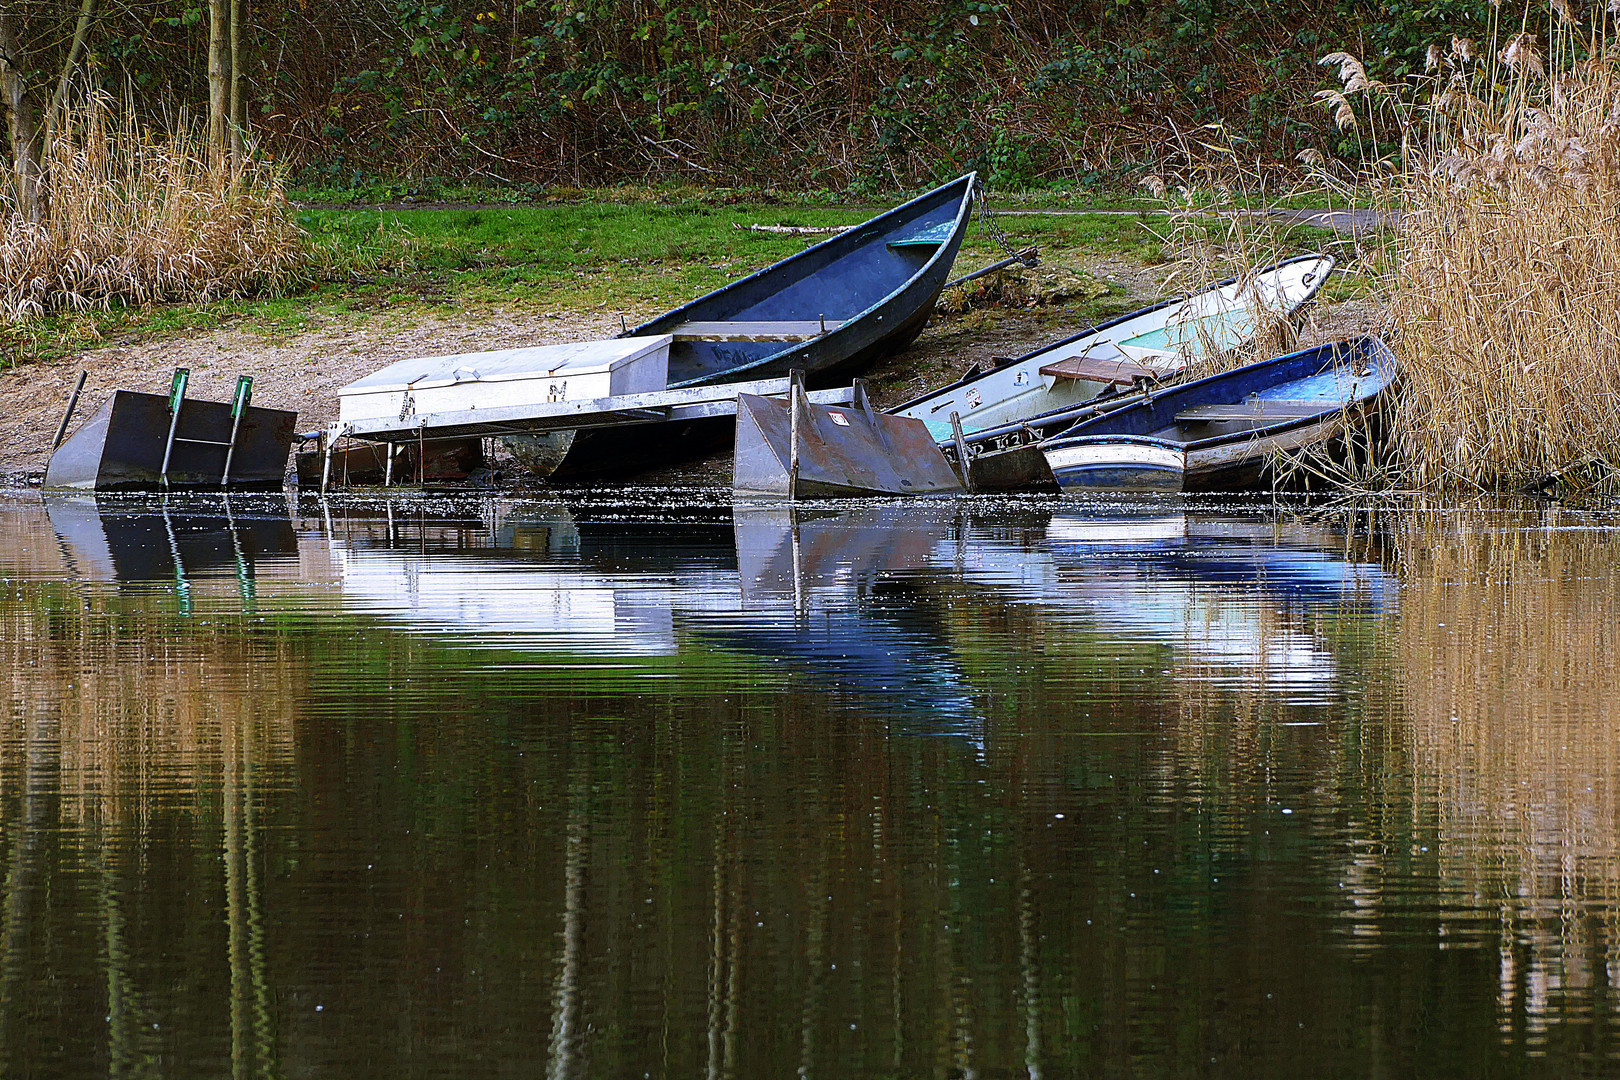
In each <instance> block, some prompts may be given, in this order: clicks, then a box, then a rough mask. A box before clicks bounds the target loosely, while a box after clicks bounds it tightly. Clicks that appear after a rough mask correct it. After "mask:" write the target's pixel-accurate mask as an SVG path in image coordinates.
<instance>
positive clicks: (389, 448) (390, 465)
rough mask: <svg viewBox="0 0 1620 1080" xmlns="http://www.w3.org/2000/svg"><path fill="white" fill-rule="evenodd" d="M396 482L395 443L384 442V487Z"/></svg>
mask: <svg viewBox="0 0 1620 1080" xmlns="http://www.w3.org/2000/svg"><path fill="white" fill-rule="evenodd" d="M393 483H394V444H393V443H391V442H388V443H383V487H391V486H392V485H393Z"/></svg>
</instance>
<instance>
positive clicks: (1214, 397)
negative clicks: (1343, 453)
mask: <svg viewBox="0 0 1620 1080" xmlns="http://www.w3.org/2000/svg"><path fill="white" fill-rule="evenodd" d="M1394 375H1395V367H1394V357H1393V354H1391V353H1390V351H1389V348H1388V347H1387V346H1386V345H1384V343H1383V342H1381V341H1378V340H1376V339H1373V338H1362V339H1359V340H1357V341H1354V342H1349V343H1337V344H1334V345H1326V346H1320V347H1318V348H1315V349H1306V350H1302V351H1300V352H1298V353H1293V354H1290V355H1288V356H1284V357H1278V358H1277V359H1275V360H1268V361H1263V362H1261V363H1259V364H1252V365H1249V367H1247V368H1239V369H1237V370H1235V371H1230V372H1225V373H1223V374H1220V375H1215V376H1211V377H1209V378H1206V379H1201V380H1198V381H1197V382H1193V383H1187V384H1184V385H1182V386H1179V387H1175V388H1172V389H1171V390H1168V391H1166V392H1164V393H1162V394H1159V395H1156V396H1155V397H1154V399H1153V400H1151V401H1144V402H1141V403H1139V404H1137V405H1133V406H1130V407H1128V408H1125V409H1122V410H1120V411H1118V412H1116V413H1111V414H1108V415H1105V416H1100V417H1097V418H1095V419H1093V420H1088V421H1086V422H1084V423H1081V424H1077V425H1076V426H1075V427H1074V428H1072V429H1071V430H1070V431H1069V432H1066V433H1065V434H1064V435H1062V436H1060V437H1058V438H1055V439H1051V440H1048V441H1047V442H1045V443H1043V444H1042V451H1043V453H1044V454H1045V456H1046V460H1047V463H1048V465H1049V466H1050V468H1051V470H1052V474H1053V477H1054V479H1055V480H1056V481H1057V483H1058V485H1059V486H1060V487H1061V488H1063V489H1064V490H1068V491H1144V492H1145V491H1158V492H1165V491H1169V492H1182V491H1186V492H1195V491H1251V490H1255V489H1258V488H1275V487H1278V486H1283V484H1284V482H1285V481H1287V480H1288V479H1289V478H1290V477H1291V476H1292V475H1294V474H1295V472H1296V469H1295V466H1296V465H1297V463H1298V462H1299V461H1300V460H1301V459H1302V457H1303V456H1304V455H1306V454H1312V455H1321V456H1329V455H1332V454H1333V453H1335V452H1336V450H1337V448H1338V447H1339V446H1340V444H1342V443H1343V442H1344V439H1345V436H1346V434H1347V433H1348V431H1349V430H1350V428H1351V426H1352V419H1353V418H1354V419H1355V420H1356V421H1357V425H1356V426H1358V427H1360V428H1362V429H1363V430H1365V431H1367V432H1368V434H1369V435H1372V434H1374V431H1373V424H1372V423H1371V420H1370V416H1369V410H1370V409H1371V408H1372V406H1374V405H1375V403H1376V402H1377V401H1378V399H1379V398H1380V397H1381V396H1382V395H1383V394H1384V393H1385V392H1386V391H1387V389H1388V387H1389V386H1390V384H1391V382H1392V381H1393V379H1394ZM1300 475H1306V476H1308V475H1309V473H1308V472H1305V473H1301V474H1300Z"/></svg>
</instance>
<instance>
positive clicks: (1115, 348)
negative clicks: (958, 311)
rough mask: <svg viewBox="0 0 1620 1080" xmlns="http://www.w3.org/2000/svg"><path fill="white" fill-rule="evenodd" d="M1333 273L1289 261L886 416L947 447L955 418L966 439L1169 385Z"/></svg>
mask: <svg viewBox="0 0 1620 1080" xmlns="http://www.w3.org/2000/svg"><path fill="white" fill-rule="evenodd" d="M1333 267H1334V260H1333V257H1332V256H1330V255H1305V256H1301V257H1299V258H1296V259H1289V260H1287V261H1286V262H1280V263H1277V264H1276V265H1274V266H1268V267H1266V268H1265V269H1263V270H1260V271H1257V272H1256V273H1255V274H1253V275H1252V276H1246V277H1243V278H1234V279H1231V280H1228V281H1223V282H1221V283H1220V284H1218V285H1215V286H1212V287H1210V288H1208V289H1206V290H1204V291H1203V292H1197V293H1193V294H1192V295H1190V296H1185V297H1180V298H1178V299H1174V300H1166V301H1164V302H1163V303H1160V304H1155V305H1154V306H1152V307H1149V308H1143V309H1142V310H1140V311H1136V312H1132V313H1131V314H1129V315H1122V316H1120V317H1119V318H1117V319H1113V320H1111V321H1109V322H1105V323H1103V324H1101V325H1099V326H1095V327H1091V328H1089V329H1087V330H1085V331H1083V332H1081V333H1079V334H1075V335H1074V336H1072V337H1068V338H1065V339H1063V340H1062V341H1059V342H1056V343H1054V344H1051V345H1047V346H1044V347H1042V348H1040V349H1037V350H1036V351H1034V352H1031V353H1026V354H1025V355H1023V356H1021V357H1018V358H1017V359H1015V360H1011V361H1008V362H1007V363H1005V364H1002V365H1001V366H999V367H996V368H994V369H992V370H990V371H987V372H982V373H980V372H976V371H975V372H970V373H969V374H968V376H967V377H965V378H964V379H962V380H961V381H960V382H957V383H955V384H953V385H951V386H947V387H945V388H944V389H941V390H935V391H933V392H932V393H929V394H926V395H924V396H923V397H920V398H918V399H916V400H915V401H911V402H908V403H907V404H905V405H902V406H900V407H899V408H897V409H891V410H890V412H891V413H893V414H894V415H895V416H904V417H911V418H914V419H918V420H922V421H923V422H924V423H926V424H927V425H928V429H929V431H930V433H931V434H933V436H934V438H935V439H936V440H938V441H939V442H942V443H943V442H946V441H948V440H950V439H951V438H952V436H953V434H954V432H953V429H952V426H951V415H952V414H953V413H954V414H956V415H957V416H959V417H960V418H961V425H962V431H963V432H964V434H973V433H975V432H982V431H987V430H988V429H991V428H996V427H1000V426H1002V425H1008V424H1014V425H1015V424H1019V423H1021V422H1023V421H1026V420H1029V419H1031V418H1033V417H1038V416H1041V415H1043V414H1046V413H1050V412H1055V411H1059V410H1063V409H1066V408H1070V407H1073V406H1079V405H1083V404H1084V403H1086V402H1088V401H1090V400H1091V399H1093V398H1095V397H1096V396H1097V395H1098V394H1101V393H1104V392H1105V391H1110V390H1113V389H1116V388H1118V387H1130V386H1132V385H1135V384H1137V383H1138V382H1142V381H1146V382H1150V383H1151V382H1159V381H1162V380H1164V379H1168V378H1173V377H1175V376H1178V375H1180V374H1181V373H1182V372H1183V371H1185V370H1186V369H1187V368H1189V367H1192V366H1195V365H1197V364H1198V363H1200V362H1201V361H1203V360H1206V359H1209V358H1213V357H1215V356H1218V355H1221V354H1223V353H1226V352H1229V351H1230V350H1232V349H1235V348H1238V347H1240V346H1241V345H1243V344H1244V343H1246V342H1248V341H1249V340H1251V339H1252V338H1253V337H1254V336H1255V335H1256V334H1257V333H1259V332H1260V331H1261V330H1262V329H1264V328H1265V327H1266V326H1267V325H1268V324H1269V323H1273V322H1281V321H1286V320H1289V319H1292V318H1293V317H1294V316H1295V314H1296V313H1297V312H1298V311H1299V310H1300V308H1302V307H1303V306H1304V305H1305V304H1306V303H1308V302H1309V301H1310V300H1311V299H1313V298H1314V297H1315V296H1316V294H1317V292H1318V291H1319V290H1320V289H1321V287H1322V283H1323V282H1324V281H1325V280H1327V276H1328V274H1330V273H1331V272H1332V271H1333Z"/></svg>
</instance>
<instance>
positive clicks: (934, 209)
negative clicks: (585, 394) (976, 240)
mask: <svg viewBox="0 0 1620 1080" xmlns="http://www.w3.org/2000/svg"><path fill="white" fill-rule="evenodd" d="M970 187H971V178H969V177H964V178H962V179H961V180H957V181H955V182H953V183H950V184H947V185H945V186H944V187H941V188H938V189H936V190H934V191H932V192H929V193H928V194H927V195H924V196H922V197H921V198H919V199H916V200H913V201H912V202H910V203H908V204H906V205H904V206H901V207H898V208H896V209H895V210H892V211H890V212H889V213H888V214H885V215H882V216H881V217H878V218H874V219H873V220H871V221H869V222H867V223H866V224H864V225H861V226H857V227H856V228H854V229H851V230H850V231H848V232H845V233H841V234H839V235H838V236H836V237H834V238H833V239H831V240H828V241H825V242H824V243H821V244H817V245H816V246H815V247H812V248H810V249H808V250H806V251H805V252H803V253H802V254H800V255H798V256H795V257H793V258H790V259H787V260H785V261H783V262H780V263H777V264H775V265H774V266H771V267H767V268H766V269H764V270H761V271H759V272H758V273H756V274H753V275H750V276H749V277H746V278H742V279H741V280H739V281H735V282H732V283H731V284H730V285H727V286H725V287H723V288H721V289H719V290H716V291H715V292H712V293H709V294H708V295H707V296H703V297H700V298H699V299H697V300H694V301H693V302H692V303H690V304H687V305H685V306H684V307H680V308H676V309H675V310H673V311H670V312H666V313H665V314H663V315H661V316H659V317H658V318H656V319H654V320H652V321H651V322H648V323H644V324H643V325H641V326H638V327H635V328H634V329H632V330H630V331H628V333H629V334H633V335H641V336H644V335H649V334H672V335H673V336H674V339H675V340H674V342H673V344H672V345H671V346H670V351H669V385H670V386H671V387H676V386H681V385H685V384H688V383H693V382H700V381H703V380H706V379H709V378H711V377H713V376H717V375H721V374H725V373H728V372H733V371H735V370H736V369H739V368H748V367H751V366H752V365H754V364H757V363H760V362H761V361H764V360H768V359H770V358H771V357H772V356H775V355H777V354H778V353H782V352H785V351H788V350H790V349H793V348H794V347H795V346H798V345H802V344H804V343H807V342H812V341H814V340H816V339H817V338H819V337H822V336H824V335H825V334H828V333H831V332H833V331H835V330H837V329H839V328H841V327H843V326H845V325H846V324H848V323H849V322H851V321H852V320H855V319H856V318H858V317H859V316H861V315H862V314H864V313H865V312H867V311H869V310H871V309H872V308H873V307H874V306H876V305H877V304H878V303H880V302H881V301H882V300H884V299H885V298H886V297H888V296H890V295H892V294H893V293H894V292H896V291H897V290H899V289H900V288H901V287H902V286H904V285H905V284H906V283H907V282H909V281H910V280H911V279H912V278H914V277H916V276H917V274H918V273H919V272H920V271H922V270H923V268H924V267H926V266H927V265H928V263H929V262H930V261H931V260H933V259H934V258H935V257H936V256H937V255H938V254H939V252H940V249H941V248H942V247H943V246H944V245H946V244H948V243H949V242H950V240H951V238H952V235H953V233H954V232H955V230H956V227H957V223H958V219H959V217H960V216H961V215H962V214H963V213H964V199H965V197H966V196H967V195H968V193H969V190H970Z"/></svg>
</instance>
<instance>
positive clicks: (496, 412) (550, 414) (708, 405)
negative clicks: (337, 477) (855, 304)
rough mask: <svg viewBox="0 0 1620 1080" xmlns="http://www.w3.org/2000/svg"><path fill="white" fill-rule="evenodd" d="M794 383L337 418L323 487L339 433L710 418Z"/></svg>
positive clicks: (839, 396) (405, 439)
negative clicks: (744, 397)
mask: <svg viewBox="0 0 1620 1080" xmlns="http://www.w3.org/2000/svg"><path fill="white" fill-rule="evenodd" d="M790 385H791V384H790V382H789V380H788V379H758V380H754V381H752V382H741V383H725V384H722V385H719V386H693V387H684V388H681V389H677V390H656V391H651V392H647V393H638V394H617V395H614V396H611V397H597V398H582V399H580V400H577V401H547V402H531V403H523V404H515V405H487V406H485V407H483V408H476V407H475V408H466V409H454V410H445V411H437V412H433V411H415V412H409V413H405V414H404V415H400V416H391V415H390V416H378V417H367V418H354V419H350V420H347V421H343V420H340V421H337V422H335V423H332V424H329V425H328V426H327V427H326V428H325V430H324V431H323V432H322V433H321V434H322V438H321V451H322V454H323V457H324V459H325V460H324V463H323V467H322V475H321V489H322V490H325V489H326V486H327V484H328V482H329V480H330V473H331V469H330V466H331V457H332V452H333V449H334V448H335V447H336V446H337V444H338V440H340V439H345V438H347V439H357V440H360V441H363V442H381V443H418V444H420V443H426V442H434V441H438V440H447V439H469V438H482V437H490V436H501V435H528V434H544V433H546V432H554V431H578V430H582V429H589V428H608V427H626V426H635V425H640V424H662V423H670V422H675V423H679V422H683V421H692V420H707V419H711V418H715V417H728V416H735V415H736V414H737V397H738V395H739V394H753V395H761V396H770V395H777V394H786V393H788V390H789V387H790ZM802 392H803V391H802V390H801V393H802ZM807 397H808V400H810V401H811V402H814V403H815V404H818V405H847V404H850V403H851V402H853V401H854V400H855V397H854V391H853V389H851V388H838V389H833V390H818V391H812V392H810V393H809V394H808V395H807ZM392 461H393V455H391V454H390V455H388V462H389V464H390V465H391V464H392ZM391 472H392V470H391V469H390V473H391ZM384 482H385V483H391V482H392V476H391V475H389V476H388V477H386V478H385V480H384Z"/></svg>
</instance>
